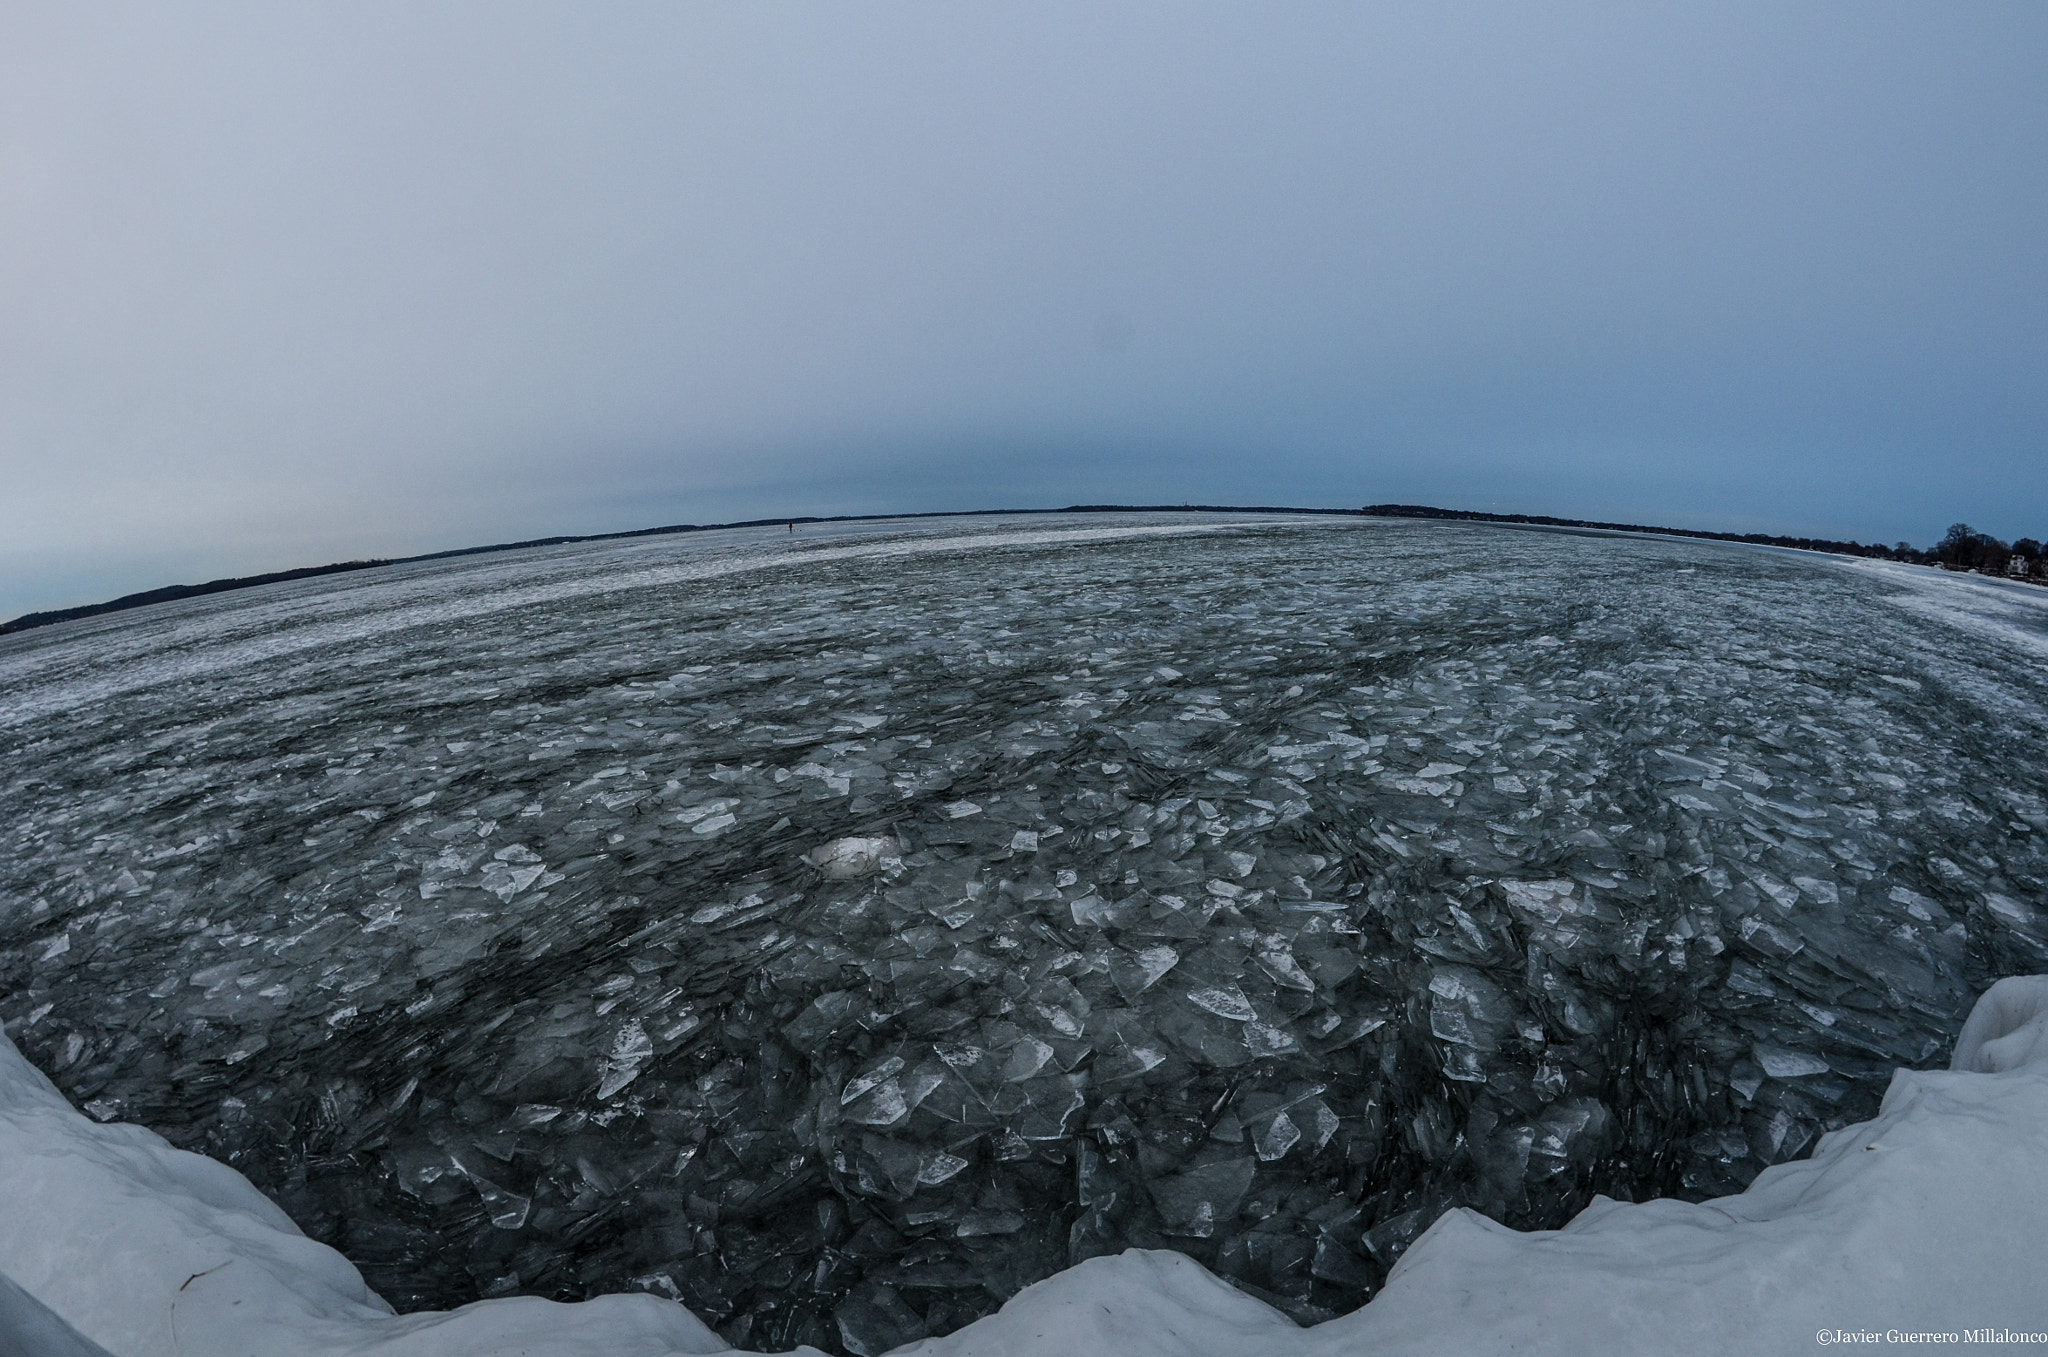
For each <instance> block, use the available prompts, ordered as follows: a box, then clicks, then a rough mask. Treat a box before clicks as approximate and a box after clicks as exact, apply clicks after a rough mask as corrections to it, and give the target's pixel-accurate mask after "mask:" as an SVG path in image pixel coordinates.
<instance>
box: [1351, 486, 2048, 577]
mask: <svg viewBox="0 0 2048 1357" xmlns="http://www.w3.org/2000/svg"><path fill="white" fill-rule="evenodd" d="M1359 512H1360V513H1362V514H1364V515H1366V516H1367V517H1369V518H1453V519H1463V520H1469V521H1472V522H1477V523H1531V524H1535V525H1537V526H1539V527H1546V528H1601V529H1605V530H1606V531H1609V532H1647V533H1655V534H1657V535H1658V536H1661V537H1701V538H1705V539H1707V540H1709V541H1713V542H1747V543H1749V544H1750V545H1751V546H1759V547H1790V548H1792V549H1794V550H1796V551H1827V552H1833V553H1834V554H1836V555H1838V556H1872V557H1876V558H1878V559H1880V560H1886V561H1906V562H1909V563H1910V564H1913V565H1933V566H1940V567H1941V568H1943V569H1944V570H1970V571H1976V572H1977V573H1979V574H1984V575H2002V576H2005V577H2007V578H2010V579H2024V580H2027V581H2029V582H2032V583H2048V559H2044V557H2043V554H2042V549H2041V544H2040V543H2039V542H2037V541H2035V540H2034V539H2033V538H2031V537H2022V538H2020V539H2019V540H2018V541H2017V542H2013V543H2011V544H2007V543H2005V542H2001V541H1999V540H1998V539H1997V538H1996V537H1993V536H1991V535H1990V534H1988V533H1981V532H1978V531H1977V530H1976V529H1975V528H1973V527H1971V526H1970V525H1969V524H1967V523H1957V524H1954V525H1953V526H1951V527H1950V528H1949V530H1948V535H1947V536H1945V537H1943V538H1942V539H1941V540H1940V541H1939V542H1936V543H1935V544H1934V545H1933V546H1932V547H1930V548H1928V549H1927V550H1925V551H1922V550H1920V549H1919V548H1918V547H1915V546H1914V545H1913V544H1912V543H1911V542H1898V543H1894V544H1893V545H1891V546H1886V545H1884V544H1883V543H1882V542H1837V541H1834V540H1832V539H1830V538H1826V537H1775V536H1772V535H1771V534H1769V533H1761V532H1701V531H1699V530H1697V529H1694V528H1657V527H1651V526H1650V525H1648V524H1645V523H1601V522H1598V521H1596V520H1593V519H1590V518H1551V517H1549V516H1548V515H1545V514H1489V513H1484V512H1481V511H1480V510H1477V509H1438V508H1435V507H1434V506H1432V505H1428V504H1368V505H1366V506H1365V507H1364V508H1363V509H1361V510H1359Z"/></svg>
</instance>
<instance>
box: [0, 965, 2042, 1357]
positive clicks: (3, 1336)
mask: <svg viewBox="0 0 2048 1357" xmlns="http://www.w3.org/2000/svg"><path fill="white" fill-rule="evenodd" d="M0 1184H4V1185H5V1187H4V1194H5V1195H4V1199H0V1273H4V1274H5V1276H4V1277H0V1351H5V1352H7V1353H9V1354H20V1357H92V1355H93V1354H96V1353H99V1352H101V1351H102V1350H104V1351H105V1352H109V1353H113V1354H118V1357H146V1355H148V1357H153V1355H154V1354H157V1353H204V1354H218V1355H219V1357H240V1355H241V1354H249V1355H250V1357H257V1355H258V1354H260V1355H261V1357H314V1355H315V1354H318V1355H320V1357H340V1355H341V1354H350V1355H351V1357H486V1355H487V1354H488V1355H489V1357H515V1355H517V1354H532V1355H533V1357H543V1355H546V1357H556V1355H560V1357H582V1355H583V1354H589V1357H598V1355H599V1354H604V1357H642V1355H643V1354H644V1355H646V1357H653V1355H654V1354H672V1353H717V1352H724V1351H727V1349H726V1348H725V1346H724V1344H723V1343H722V1342H721V1341H720V1340H719V1338H718V1336H717V1335H716V1334H714V1333H712V1331H711V1330H710V1329H708V1328H706V1327H705V1326H704V1325H703V1324H702V1323H700V1322H699V1321H698V1320H697V1319H696V1318H695V1317H694V1316H692V1315H691V1314H690V1313H689V1311H687V1310H685V1309H684V1308H683V1307H682V1306H680V1305H677V1304H674V1303H673V1302H669V1301H665V1300H660V1299H657V1298H655V1297H652V1296H644V1295H636V1296H606V1297H602V1298H600V1299H597V1300H591V1301H585V1302H583V1303H581V1304H575V1305H563V1304H557V1303H554V1302H551V1301H544V1300H535V1299H530V1298H514V1299H506V1300H492V1301H483V1302H480V1303H478V1304H475V1305H468V1306H464V1307H463V1308H461V1309H459V1310H453V1311H448V1312H445V1313H436V1314H414V1315H395V1314H393V1313H392V1312H391V1309H390V1307H389V1306H387V1305H386V1304H384V1302H383V1301H382V1300H380V1299H379V1298H378V1297H377V1296H376V1295H375V1294H374V1293H372V1292H371V1291H370V1290H369V1288H368V1287H367V1286H365V1285H364V1283H363V1279H362V1277H361V1275H360V1274H359V1273H357V1271H356V1270H355V1268H354V1267H352V1266H351V1265H350V1264H349V1263H348V1261H347V1260H346V1259H344V1258H343V1257H342V1256H341V1255H340V1254H338V1253H336V1252H335V1251H334V1250H332V1249H329V1248H327V1247H325V1246H324V1245H321V1244H316V1243H314V1242H313V1241H312V1240H309V1239H307V1238H306V1237H305V1236H304V1235H302V1234H300V1233H299V1231H298V1229H297V1228H296V1227H295V1226H294V1225H293V1224H292V1223H291V1221H290V1220H289V1219H287V1218H286V1217H285V1215H284V1214H283V1213H282V1212H281V1211H279V1210H278V1208H277V1207H276V1206H275V1205H273V1204H272V1203H271V1202H270V1201H269V1200H268V1199H267V1198H265V1197H264V1196H263V1195H262V1194H261V1193H259V1192H257V1191H256V1189H255V1188H253V1187H251V1186H250V1185H249V1183H248V1182H247V1181H246V1180H245V1179H243V1178H242V1177H241V1175H239V1174H237V1173H235V1172H234V1171H233V1170H232V1169H229V1168H227V1167H226V1166H224V1165H222V1164H218V1163H215V1162H214V1161H212V1160H210V1159H207V1158H204V1157H203V1156H200V1155H195V1154H189V1153H186V1152H184V1151H182V1150H176V1149H173V1148H171V1147H170V1146H169V1145H168V1144H167V1143H165V1142H164V1141H163V1140H162V1139H161V1138H160V1137H158V1136H156V1135H154V1134H153V1133H151V1132H149V1131H145V1130H143V1129H141V1128H140V1127H135V1126H124V1125H100V1124H98V1123H95V1122H93V1121H90V1120H88V1119H87V1118H86V1117H84V1116H82V1115H81V1114H79V1113H78V1112H77V1111H75V1110H74V1109H73V1108H72V1107H71V1106H70V1105H69V1104H68V1103H67V1102H66V1101H65V1100H64V1098H63V1096H62V1095H61V1094H60V1093H59V1092H58V1091H57V1090H56V1088H55V1087H54V1086H53V1085H52V1084H51V1083H50V1082H49V1080H47V1079H45V1078H44V1077H43V1076H42V1074H40V1073H39V1072H38V1071H37V1070H35V1069H34V1068H33V1067H32V1066H30V1065H29V1064H28V1062H27V1061H25V1060H24V1059H22V1057H21V1055H20V1054H19V1052H17V1051H16V1050H15V1049H14V1046H13V1045H12V1043H10V1042H8V1041H7V1040H6V1039H5V1038H4V1037H0ZM2043 1219H2048V977H2044V976H2032V977H2025V978H2014V979H2008V980H2001V981H2000V982H1998V984H1996V985H1994V986H1992V988H1991V989H1990V990H1989V991H1987V992H1986V993H1985V995H1984V996H1983V998H1982V999H1980V1000H1979V1001H1978V1003H1977V1006H1976V1009H1975V1011H1974V1012H1972V1014H1971V1015H1970V1019H1969V1021H1968V1022H1967V1023H1966V1024H1965V1025H1964V1028H1963V1031H1962V1034H1961V1036H1960V1038H1959V1039H1958V1041H1957V1044H1956V1054H1955V1059H1954V1062H1953V1065H1952V1068H1951V1069H1950V1070H1947V1071H1916V1070H1901V1071H1899V1072H1898V1073H1897V1074H1896V1075H1895V1076H1894V1077H1893V1080H1892V1085H1891V1089H1890V1091H1889V1092H1888V1093H1887V1094H1886V1096H1885V1100H1884V1106H1883V1109H1882V1111H1881V1112H1880V1113H1879V1115H1878V1116H1877V1118H1876V1119H1875V1120H1873V1121H1870V1122H1865V1123H1861V1124H1859V1125H1855V1126H1850V1127H1846V1128H1844V1129H1843V1130H1840V1131H1837V1132H1835V1133H1833V1134H1832V1135H1829V1136H1827V1137H1826V1138H1825V1139H1823V1140H1822V1141H1821V1142H1820V1145H1819V1146H1818V1148H1817V1149H1816V1150H1815V1152H1814V1154H1813V1157H1812V1158H1811V1159H1808V1160H1804V1161H1801V1162H1798V1163H1792V1164H1784V1165H1780V1166H1778V1167H1776V1168H1772V1169H1769V1170H1766V1171H1765V1172H1764V1173H1763V1174H1762V1175H1761V1176H1760V1177H1758V1178H1757V1180H1756V1182H1755V1183H1754V1184H1753V1185H1752V1186H1751V1187H1750V1189H1749V1190H1748V1191H1746V1192H1744V1193H1742V1194H1741V1195H1739V1196H1735V1197H1724V1198H1721V1199H1720V1200H1718V1201H1713V1202H1706V1203H1701V1204H1698V1205H1693V1204H1688V1203H1684V1202H1676V1201H1656V1202H1646V1203H1642V1204H1639V1205H1625V1204H1622V1203H1619V1202H1613V1201H1608V1200H1605V1199H1601V1200H1596V1201H1595V1202H1594V1204H1593V1205H1592V1206H1590V1207H1588V1208H1587V1209H1586V1210H1585V1211H1583V1212H1581V1213H1580V1215H1579V1216H1578V1217H1577V1218H1576V1219H1574V1220H1573V1221H1572V1222H1571V1223H1570V1224H1569V1225H1567V1226H1566V1227H1565V1228H1563V1229H1562V1230H1556V1231H1543V1232H1536V1233H1529V1234H1522V1233H1517V1232H1515V1231H1513V1230H1508V1229H1506V1228H1504V1227H1502V1226H1499V1225H1496V1224H1494V1223H1492V1222H1491V1221H1489V1220H1487V1219H1485V1218H1484V1217H1482V1216H1479V1215H1476V1214H1474V1213H1472V1212H1469V1211H1453V1212H1451V1213H1450V1214H1449V1215H1447V1216H1445V1217H1444V1218H1443V1219H1442V1220H1440V1221H1438V1222H1437V1224H1436V1225H1435V1226H1434V1227H1433V1228H1432V1229H1431V1230H1430V1231H1429V1232H1428V1233H1427V1234H1425V1235H1424V1236H1423V1237H1422V1239H1421V1240H1419V1241H1418V1242H1417V1243H1416V1244H1415V1246H1414V1247H1413V1248H1411V1249H1410V1250H1409V1251H1408V1253H1407V1255H1406V1256H1405V1257H1404V1258H1403V1259H1402V1260H1401V1263H1400V1265H1399V1266H1398V1267H1397V1268H1395V1270H1394V1273H1393V1276H1392V1278H1391V1279H1390V1281H1389V1282H1388V1284H1387V1287H1386V1289H1385V1290H1384V1291H1383V1292H1381V1294H1380V1296H1379V1297H1378V1298H1377V1299H1375V1300H1374V1301H1373V1302H1372V1303H1371V1304H1370V1305H1367V1306H1366V1307H1364V1308H1363V1309H1361V1310H1358V1311H1356V1312H1355V1313H1353V1314H1350V1315H1346V1316H1344V1317H1342V1318H1340V1319H1334V1320H1331V1321H1330V1322H1328V1323H1326V1324H1322V1325H1319V1326H1317V1327H1315V1328H1312V1329H1301V1328H1297V1327H1296V1326H1295V1325H1294V1323H1293V1322H1292V1321H1291V1320H1289V1319H1287V1318H1286V1317H1285V1316H1283V1315H1281V1314H1279V1313H1278V1312H1277V1311H1275V1310H1273V1309H1271V1308H1269V1307H1268V1306H1266V1305H1264V1304H1261V1303H1260V1302H1258V1301H1256V1300H1253V1299H1252V1298H1250V1297H1249V1296H1246V1295H1244V1294H1243V1293H1241V1292H1239V1291H1236V1290H1234V1289H1233V1288H1232V1287H1230V1286H1229V1285H1228V1284H1226V1283H1224V1282H1223V1281H1221V1280H1219V1279H1218V1278H1216V1277H1215V1276H1213V1275H1211V1274H1210V1273H1209V1272H1207V1271H1206V1270H1204V1269H1203V1268H1202V1267H1200V1266H1199V1265H1198V1264H1196V1263H1194V1262H1192V1261H1190V1260H1189V1259H1187V1258H1184V1257H1181V1256H1180V1255H1178V1254H1174V1253H1165V1252H1146V1251H1138V1250H1133V1251H1131V1252H1128V1253H1125V1254H1123V1255H1121V1256H1118V1257H1114V1258H1098V1259H1094V1260H1091V1261H1089V1262H1086V1263H1083V1264H1081V1265H1080V1266H1078V1267H1075V1268H1071V1269H1069V1270H1068V1271H1066V1272H1063V1273H1061V1274H1059V1275H1058V1276H1056V1277H1052V1278H1050V1279H1048V1280H1046V1281H1044V1282H1041V1283H1039V1284H1038V1285H1036V1286H1033V1287H1031V1288H1029V1289H1027V1290H1025V1291H1024V1292H1022V1293H1021V1294H1019V1295H1018V1296H1016V1297H1015V1298H1014V1299H1012V1300H1011V1301H1010V1302H1009V1304H1007V1305H1005V1306H1004V1307H1003V1309H1002V1311H1001V1312H1000V1313H998V1314H995V1315H992V1316H990V1317H989V1318H987V1319H984V1320H981V1321H979V1322H978V1323H975V1324H973V1325H970V1326H969V1327H967V1328H965V1329H963V1330H961V1331H960V1332H958V1333H955V1334H952V1335H950V1336H948V1337H945V1338H938V1339H930V1340H927V1341H925V1342H923V1343H920V1344H918V1345H916V1346H915V1347H912V1348H909V1349H904V1350H903V1351H904V1353H905V1354H906V1357H907V1355H908V1354H916V1357H997V1355H998V1354H1000V1355H1001V1357H1082V1355H1083V1354H1097V1353H1101V1354H1117V1355H1118V1357H1212V1355H1213V1357H1223V1354H1272V1355H1273V1357H1322V1355H1323V1354H1331V1355H1332V1357H1334V1355H1335V1354H1339V1353H1344V1354H1382V1353H1384V1354H1402V1355H1403V1357H1407V1355H1409V1354H1418V1355H1419V1354H1432V1353H1443V1354H1459V1355H1460V1357H1466V1355H1467V1354H1475V1353H1508V1352H1514V1353H1520V1354H1542V1353H1557V1354H1567V1353H1569V1354H1574V1355H1575V1357H1576V1355H1581V1354H1604V1353H1613V1354H1628V1355H1629V1357H1636V1355H1637V1354H1641V1353H1645V1352H1658V1353H1668V1354H1689V1353H1700V1354H1713V1355H1714V1357H1720V1355H1721V1354H1735V1353H1781V1352H1791V1351H1801V1350H1807V1349H1809V1348H1810V1347H1812V1346H1813V1345H1815V1343H1816V1341H1817V1335H1820V1334H1821V1333H1822V1332H1823V1331H1825V1332H1826V1334H1828V1335H1830V1337H1829V1338H1827V1339H1825V1340H1822V1341H1826V1342H1832V1341H1839V1340H1847V1341H1857V1340H1856V1337H1855V1336H1856V1335H1858V1334H1870V1335H1873V1337H1874V1341H1880V1342H1882V1341H1885V1336H1886V1335H1887V1333H1888V1331H1891V1330H1900V1331H1902V1332H1903V1333H1904V1334H1906V1335H1911V1334H1915V1333H1926V1332H1936V1333H1953V1334H1955V1335H1957V1340H1962V1341H1985V1340H1986V1339H1989V1340H1990V1341H1994V1342H2001V1343H2002V1342H2005V1341H2007V1339H2008V1336H2009V1335H2016V1336H2017V1337H2018V1338H2019V1339H2020V1340H2021V1341H2022V1342H2025V1340H2026V1339H2027V1338H2029V1337H2031V1336H2033V1335H2041V1337H2039V1338H2037V1339H2035V1340H2034V1341H2037V1342H2044V1343H2048V1255H2044V1254H2043V1252H2042V1250H2041V1249H2040V1247H2039V1235H2038V1231H2039V1224H2038V1222H2040V1221H2041V1220H2043ZM7 1278H12V1279H13V1283H10V1282H8V1280H7ZM15 1283H18V1285H16V1284H15ZM1986 1329H1989V1330H1991V1331H1992V1333H1990V1334H1986V1335H1983V1336H1982V1337H1978V1338H1965V1335H1966V1334H1968V1333H1969V1332H1970V1331H1972V1330H1976V1331H1979V1332H1980V1333H1981V1331H1983V1330H1986ZM1957 1340H1950V1341H1957ZM1863 1341H1872V1340H1869V1339H1866V1340H1863ZM1894 1341H1900V1340H1896V1339H1895V1340H1894ZM95 1345H98V1346H97V1347H96V1346H95Z"/></svg>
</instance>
